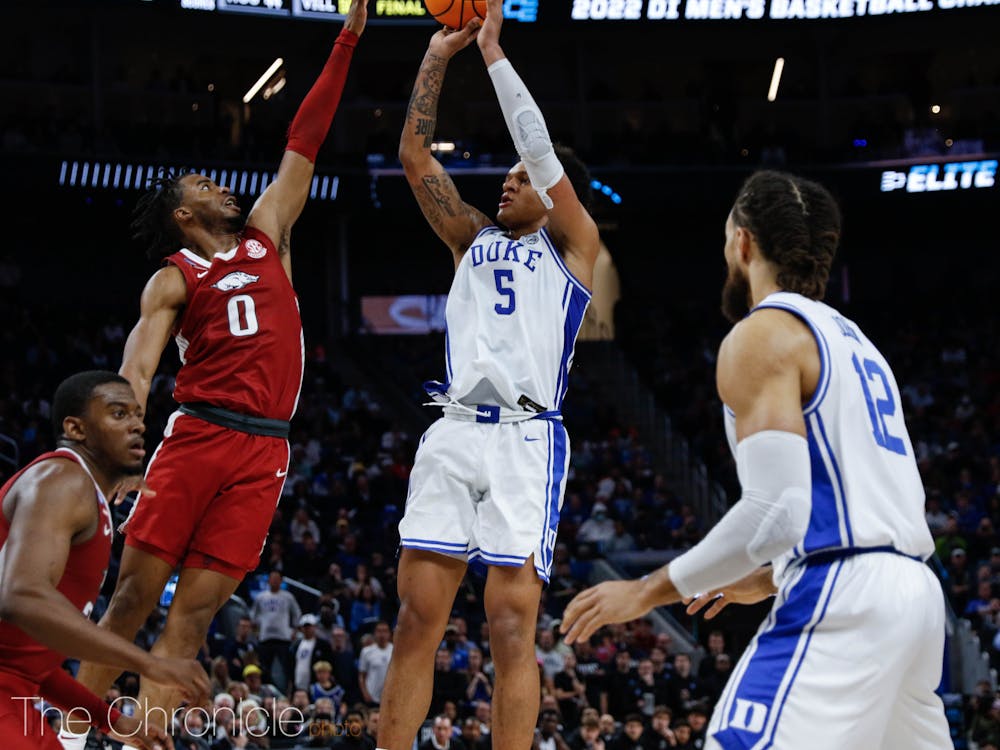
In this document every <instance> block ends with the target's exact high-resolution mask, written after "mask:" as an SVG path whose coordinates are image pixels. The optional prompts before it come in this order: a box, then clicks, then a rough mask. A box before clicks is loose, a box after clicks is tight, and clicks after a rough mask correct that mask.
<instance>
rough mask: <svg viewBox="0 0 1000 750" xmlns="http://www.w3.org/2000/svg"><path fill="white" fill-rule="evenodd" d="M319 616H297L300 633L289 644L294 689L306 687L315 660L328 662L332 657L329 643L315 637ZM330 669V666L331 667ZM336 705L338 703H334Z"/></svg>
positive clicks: (310, 677) (310, 678)
mask: <svg viewBox="0 0 1000 750" xmlns="http://www.w3.org/2000/svg"><path fill="white" fill-rule="evenodd" d="M318 623H319V618H318V617H317V616H316V615H313V614H306V615H302V617H300V618H299V628H300V629H301V631H302V635H301V636H300V637H299V638H297V639H296V640H295V641H294V642H293V643H292V646H291V651H292V662H293V664H294V667H293V680H292V683H293V687H292V688H291V689H290V690H289V691H288V692H289V693H291V690H294V689H299V690H301V689H303V688H308V687H309V684H310V682H311V681H312V677H313V671H314V668H315V664H316V662H319V661H323V662H326V663H327V664H329V663H330V662H331V661H332V659H333V650H332V649H331V648H330V644H329V643H326V642H325V641H322V640H320V639H319V638H318V637H317V633H316V625H317V624H318ZM331 669H332V667H331ZM336 705H340V704H339V703H336Z"/></svg>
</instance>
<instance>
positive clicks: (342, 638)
mask: <svg viewBox="0 0 1000 750" xmlns="http://www.w3.org/2000/svg"><path fill="white" fill-rule="evenodd" d="M376 630H377V627H376ZM331 644H332V650H333V658H332V659H330V660H329V661H330V663H331V664H332V665H333V676H334V678H335V679H336V680H337V682H338V683H340V684H341V685H343V686H344V689H345V690H347V700H348V702H349V703H351V704H353V703H355V702H356V701H358V700H363V696H362V695H361V691H360V688H359V682H358V664H357V661H356V660H355V658H354V650H353V649H352V648H351V640H350V638H348V637H347V631H346V630H344V629H343V628H342V627H337V628H334V629H333V633H332V638H331Z"/></svg>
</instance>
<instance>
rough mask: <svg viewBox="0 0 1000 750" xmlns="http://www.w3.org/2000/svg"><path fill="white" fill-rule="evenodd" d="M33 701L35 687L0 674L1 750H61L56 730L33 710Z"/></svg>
mask: <svg viewBox="0 0 1000 750" xmlns="http://www.w3.org/2000/svg"><path fill="white" fill-rule="evenodd" d="M25 699H29V700H25ZM31 699H33V700H31ZM37 699H38V684H37V683H33V682H30V681H29V680H25V679H24V678H22V677H18V676H17V675H13V674H10V673H9V672H2V671H0V738H2V739H3V743H2V746H3V749H4V750H62V744H60V742H59V736H58V730H56V729H53V728H52V727H50V726H49V725H48V722H46V721H45V718H44V717H43V716H42V715H41V714H40V713H39V712H38V711H36V710H35V706H34V704H35V703H37V702H38V700H37ZM74 716H76V714H74Z"/></svg>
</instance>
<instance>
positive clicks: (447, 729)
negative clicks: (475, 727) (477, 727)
mask: <svg viewBox="0 0 1000 750" xmlns="http://www.w3.org/2000/svg"><path fill="white" fill-rule="evenodd" d="M451 729H452V727H451V719H449V718H448V717H447V716H445V715H444V714H438V715H437V716H435V717H434V727H433V730H432V734H431V736H430V737H428V738H427V739H426V740H424V741H423V742H421V743H420V745H419V750H466V747H465V744H464V743H463V742H462V740H460V739H458V738H456V737H453V736H452V733H451Z"/></svg>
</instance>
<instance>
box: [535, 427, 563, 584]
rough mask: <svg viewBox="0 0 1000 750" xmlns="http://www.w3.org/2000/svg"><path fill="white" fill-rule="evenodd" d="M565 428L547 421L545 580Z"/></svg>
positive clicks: (554, 526)
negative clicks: (547, 470)
mask: <svg viewBox="0 0 1000 750" xmlns="http://www.w3.org/2000/svg"><path fill="white" fill-rule="evenodd" d="M566 454H567V445H566V428H565V427H563V426H562V425H561V424H559V425H558V426H557V425H556V423H554V422H549V472H548V474H549V477H548V482H547V483H546V488H545V492H546V498H545V500H546V502H545V526H544V528H543V529H542V541H541V545H540V547H541V557H542V559H541V561H540V562H541V566H542V567H543V568H544V569H545V575H546V580H547V578H548V573H549V571H550V570H551V569H552V552H553V550H554V549H555V540H556V536H557V534H558V532H559V515H560V514H559V500H560V498H561V497H562V492H563V482H564V481H565V478H566Z"/></svg>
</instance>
